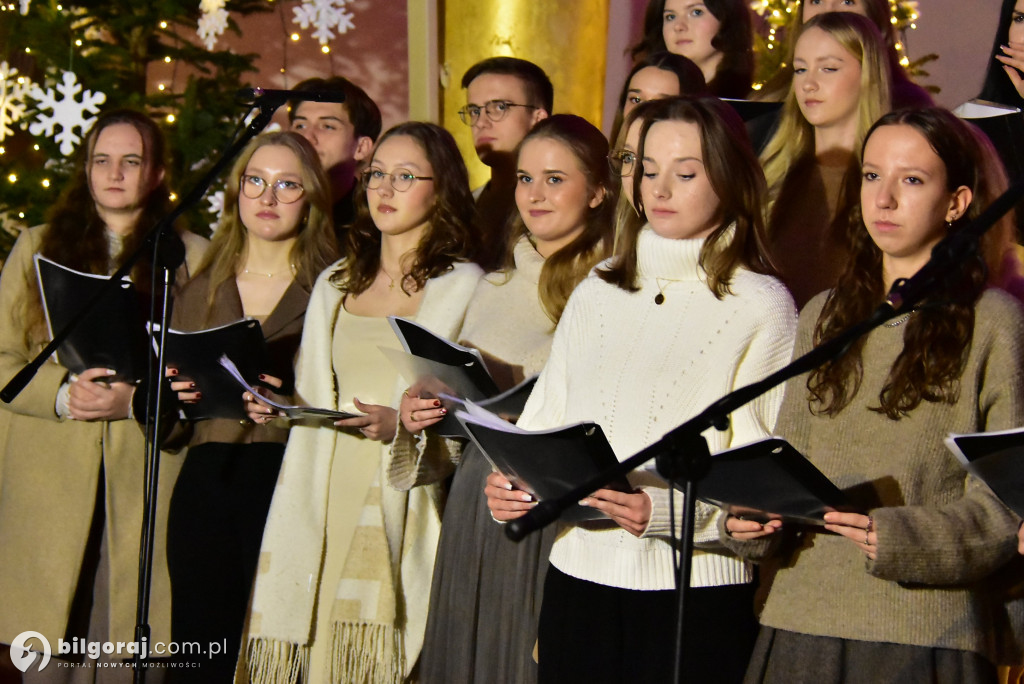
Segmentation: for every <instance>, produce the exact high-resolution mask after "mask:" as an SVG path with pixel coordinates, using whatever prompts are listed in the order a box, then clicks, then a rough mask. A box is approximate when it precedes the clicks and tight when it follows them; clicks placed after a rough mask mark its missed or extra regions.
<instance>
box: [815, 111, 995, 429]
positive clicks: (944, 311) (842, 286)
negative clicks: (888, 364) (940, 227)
mask: <svg viewBox="0 0 1024 684" xmlns="http://www.w3.org/2000/svg"><path fill="white" fill-rule="evenodd" d="M900 125H902V126H910V127H912V128H913V129H914V130H916V131H917V132H918V133H920V134H921V135H922V136H924V138H925V139H926V140H927V141H928V143H929V144H930V145H931V147H932V149H933V150H934V151H935V153H936V154H937V155H938V157H939V158H940V159H941V160H942V162H943V164H944V165H945V168H946V189H947V190H948V191H949V192H953V191H954V190H955V189H956V188H958V187H960V186H966V187H967V188H970V189H971V191H972V193H973V199H972V201H971V203H970V205H969V206H968V208H967V211H966V212H965V213H964V215H963V216H961V217H959V218H958V219H957V220H955V221H953V222H952V223H951V224H949V226H948V229H947V234H953V233H956V232H958V231H960V230H963V229H964V227H965V226H967V225H969V224H970V223H971V222H972V221H973V220H974V219H976V218H977V217H978V215H979V214H980V213H981V212H982V210H983V208H984V207H986V206H988V205H989V204H990V203H991V202H992V200H994V199H995V198H996V197H998V196H999V194H1001V192H1002V191H1003V190H1005V189H1006V185H1007V183H1006V175H1005V173H1004V172H1003V171H1002V168H1001V165H1000V164H999V161H998V157H997V156H996V153H995V150H994V149H993V148H992V145H991V143H989V142H988V140H987V139H986V138H985V137H984V136H983V135H982V134H980V133H979V132H977V131H976V130H975V129H974V128H973V127H972V126H971V125H970V124H967V123H965V122H963V121H961V120H960V119H958V118H957V117H955V116H954V115H953V114H951V113H949V112H948V111H946V110H944V109H940V108H928V109H917V110H911V109H906V110H900V111H896V112H892V113H889V114H887V115H885V116H883V117H882V118H881V119H879V121H878V122H877V123H876V124H875V125H874V126H873V127H872V128H871V130H870V131H869V132H868V135H867V137H866V138H865V143H864V145H865V146H866V145H867V140H869V139H870V137H871V135H872V134H873V133H874V132H875V131H876V130H878V129H879V128H881V127H883V126H900ZM863 155H864V151H863V148H862V149H861V160H862V161H863ZM1012 235H1013V222H1012V220H1011V219H1010V218H1009V217H1004V218H1003V219H1002V220H1001V221H999V223H997V224H996V225H995V226H994V227H993V228H992V229H990V230H989V231H988V233H986V234H985V236H984V237H983V238H982V240H981V249H980V251H979V253H978V254H976V255H974V256H972V257H970V258H968V259H967V261H966V262H965V264H964V266H963V268H962V270H961V271H960V272H959V273H958V274H957V277H955V278H950V279H949V280H948V281H947V282H946V283H945V285H944V286H943V288H942V289H941V290H940V291H939V292H937V293H936V294H935V295H933V296H932V297H930V298H929V301H928V302H927V303H926V304H925V305H924V306H923V307H921V308H920V310H919V311H918V312H917V313H916V314H914V315H912V316H911V317H910V319H909V320H908V321H907V323H906V327H905V328H904V335H903V350H902V351H901V352H900V354H899V356H898V357H897V358H896V361H895V362H894V363H893V365H892V368H890V369H889V375H888V377H887V379H886V382H885V385H884V386H883V388H882V390H881V392H880V393H879V397H878V401H879V405H878V406H877V407H873V408H872V410H874V411H878V412H880V413H884V414H885V415H886V416H888V417H889V418H891V419H893V420H899V419H900V417H902V416H906V415H909V413H910V412H911V411H912V410H914V409H915V408H916V407H917V406H919V405H920V403H921V402H922V401H930V402H945V403H949V404H953V403H956V401H957V399H958V396H959V379H960V375H961V373H963V366H964V362H965V361H966V358H967V353H968V351H969V350H970V346H971V339H972V337H973V334H974V307H975V303H976V302H977V300H978V298H979V297H980V296H981V293H982V292H983V291H984V289H985V287H986V286H987V285H988V284H1000V281H1001V278H1002V259H1003V256H1004V254H1005V252H1006V250H1007V249H1008V248H1009V247H1010V245H1011V244H1012ZM849 239H850V259H849V260H848V262H847V267H846V270H845V271H844V272H843V274H842V275H841V276H840V278H839V282H838V284H837V286H836V288H835V289H834V290H833V291H832V293H831V294H830V295H829V297H828V299H827V300H826V302H825V306H824V308H823V309H822V312H821V316H820V317H819V318H818V323H817V326H816V327H815V331H814V342H815V344H820V343H821V342H823V341H825V340H828V339H830V338H832V337H834V336H835V335H836V334H838V333H839V332H840V331H841V330H844V329H845V328H847V327H849V326H850V325H852V324H854V323H855V322H857V321H860V320H863V319H864V318H866V317H867V316H868V315H869V314H870V313H871V312H872V311H873V310H874V308H875V307H877V306H878V305H879V304H880V303H881V302H882V300H883V298H884V297H885V295H886V293H885V291H884V284H883V274H882V251H881V250H880V249H879V248H878V247H877V246H876V245H875V243H874V241H872V240H871V238H870V236H869V235H868V232H867V229H866V228H865V227H864V220H863V217H862V212H861V209H860V207H859V206H858V207H857V208H855V210H854V215H853V218H852V223H851V230H850V231H849ZM863 348H864V340H863V338H861V339H860V340H858V341H857V342H855V343H854V344H853V345H851V347H850V349H849V350H848V351H847V352H846V353H845V354H844V355H843V356H841V357H840V358H839V359H838V360H836V361H833V362H830V363H828V364H825V365H824V366H822V367H820V368H818V369H817V370H815V371H814V372H813V373H811V375H810V377H809V378H808V380H807V389H808V390H809V391H810V398H811V410H812V411H814V412H815V413H820V414H824V415H836V414H837V413H839V412H840V411H842V409H843V408H845V407H846V406H847V405H848V404H849V403H850V402H851V401H852V400H853V397H854V396H855V395H856V394H857V391H858V389H859V387H860V383H861V381H862V379H863V372H864V367H863V359H862V356H861V355H862V351H863Z"/></svg>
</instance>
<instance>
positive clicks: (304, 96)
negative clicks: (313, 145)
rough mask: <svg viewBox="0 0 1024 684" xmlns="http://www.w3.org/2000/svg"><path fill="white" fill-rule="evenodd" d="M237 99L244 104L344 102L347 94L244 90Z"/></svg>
mask: <svg viewBox="0 0 1024 684" xmlns="http://www.w3.org/2000/svg"><path fill="white" fill-rule="evenodd" d="M235 99H237V100H238V101H239V102H241V103H243V104H258V103H260V102H263V101H265V100H271V101H274V102H280V103H282V104H283V103H285V102H287V101H289V100H302V101H311V102H339V103H341V102H344V101H345V93H343V92H341V91H340V90H338V91H331V92H326V91H323V90H269V89H267V88H260V87H259V86H257V87H255V88H242V89H241V90H239V91H238V92H237V93H235Z"/></svg>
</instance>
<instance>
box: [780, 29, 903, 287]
mask: <svg viewBox="0 0 1024 684" xmlns="http://www.w3.org/2000/svg"><path fill="white" fill-rule="evenodd" d="M794 65H795V66H794V76H793V83H792V86H791V87H790V90H789V94H788V95H787V97H786V101H785V104H784V105H783V111H782V116H781V119H780V122H779V127H778V130H777V131H776V133H775V135H774V136H772V138H771V139H770V140H769V141H768V144H767V145H766V147H765V149H764V151H763V152H762V153H761V162H762V164H763V166H764V172H765V177H766V178H767V181H768V196H769V203H770V207H771V209H770V215H769V220H768V235H769V244H770V251H771V256H772V261H773V262H774V263H775V265H776V267H777V268H778V269H779V277H780V278H781V279H782V281H783V282H784V283H785V284H786V286H787V287H788V288H789V290H790V292H791V293H792V294H793V299H794V300H795V301H796V304H797V307H803V305H804V304H806V303H807V301H808V300H809V299H810V298H811V297H813V296H814V295H815V294H817V293H818V292H820V291H821V290H824V289H827V288H828V287H831V286H832V285H833V284H834V283H835V279H836V277H837V276H838V272H839V270H840V268H841V266H842V245H843V244H844V235H843V233H844V231H845V229H846V225H847V223H846V218H847V217H848V214H849V211H850V210H851V208H852V205H853V204H855V202H856V188H857V187H858V179H859V172H858V170H857V163H856V155H855V150H856V149H858V146H859V145H860V143H861V141H863V139H864V135H865V133H866V132H867V130H868V129H869V128H870V127H871V125H872V124H873V123H874V122H875V121H876V120H877V119H878V118H879V117H880V116H881V115H882V114H884V113H885V112H887V111H888V110H889V108H890V102H891V95H890V80H889V72H888V69H887V67H886V61H885V45H884V43H883V42H882V38H881V36H880V35H879V33H878V30H877V29H876V28H875V26H874V25H873V24H872V23H871V22H870V21H869V20H867V19H866V18H864V17H862V16H859V15H856V14H853V13H849V12H830V13H827V14H823V15H820V16H817V17H814V18H813V19H811V20H810V21H809V22H808V23H807V24H806V25H805V26H804V29H803V31H802V32H801V33H800V38H799V39H798V40H797V43H796V51H795V58H794Z"/></svg>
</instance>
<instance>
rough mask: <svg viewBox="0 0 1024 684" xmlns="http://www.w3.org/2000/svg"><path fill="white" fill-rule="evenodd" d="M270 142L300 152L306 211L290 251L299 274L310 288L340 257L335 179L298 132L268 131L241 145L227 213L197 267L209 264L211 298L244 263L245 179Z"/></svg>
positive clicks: (227, 192)
mask: <svg viewBox="0 0 1024 684" xmlns="http://www.w3.org/2000/svg"><path fill="white" fill-rule="evenodd" d="M268 146H280V147H287V148H288V149H289V150H291V151H292V152H293V153H294V154H295V156H296V157H298V160H299V166H300V168H301V169H302V187H303V188H304V189H305V192H304V193H303V195H302V199H301V200H300V201H303V202H305V203H306V217H305V219H304V221H303V223H304V225H303V227H302V228H301V229H300V230H299V235H298V239H296V240H295V244H294V245H292V251H291V255H290V258H291V262H292V264H294V266H295V280H296V281H297V282H298V283H299V284H300V285H302V286H303V287H304V288H305V289H307V290H309V289H312V287H313V281H315V280H316V277H317V275H318V274H319V273H320V271H322V270H323V269H324V268H325V267H326V266H327V265H328V264H330V263H331V262H332V261H334V260H335V259H336V258H337V254H338V245H337V240H336V239H335V237H334V224H333V222H332V218H331V193H330V183H329V181H328V180H327V175H326V174H325V173H324V170H323V167H322V166H321V165H320V159H319V157H318V156H317V153H316V150H314V149H313V146H312V145H310V144H309V142H308V141H307V140H306V139H305V138H303V137H302V136H301V135H299V134H298V133H292V132H291V131H277V132H274V133H263V134H262V135H259V136H258V137H256V138H254V139H253V141H252V142H250V143H249V144H248V145H247V146H246V148H245V149H244V150H242V153H241V154H240V155H239V156H238V159H237V160H236V161H235V164H234V166H233V167H232V168H231V174H230V175H229V176H228V183H227V188H226V189H225V190H224V215H223V216H222V217H221V220H220V223H219V224H218V227H217V232H216V233H214V235H213V239H211V240H210V248H209V249H208V250H207V251H206V257H205V258H204V259H203V263H202V265H201V266H200V267H199V271H198V272H203V271H205V270H207V269H209V270H210V292H209V303H210V304H212V303H213V295H214V293H215V292H216V290H217V288H218V287H219V286H220V284H221V283H223V282H224V281H226V280H228V279H229V278H234V277H235V275H236V274H237V273H238V269H239V268H240V267H241V263H242V259H243V258H244V255H245V247H246V244H247V241H248V239H249V236H248V232H247V231H246V228H245V225H244V224H243V223H242V219H241V217H240V215H239V212H238V193H239V188H240V186H241V182H240V181H241V178H242V174H243V173H245V167H246V166H248V165H249V160H250V159H252V156H253V154H255V153H256V150H258V149H260V148H261V147H268Z"/></svg>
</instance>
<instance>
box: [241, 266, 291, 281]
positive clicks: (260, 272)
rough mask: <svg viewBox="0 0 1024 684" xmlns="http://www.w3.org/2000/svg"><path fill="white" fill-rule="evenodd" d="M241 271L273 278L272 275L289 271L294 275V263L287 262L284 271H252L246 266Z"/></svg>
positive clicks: (246, 273)
mask: <svg viewBox="0 0 1024 684" xmlns="http://www.w3.org/2000/svg"><path fill="white" fill-rule="evenodd" d="M242 273H244V274H245V275H258V276H263V277H264V278H273V277H274V276H279V275H281V274H282V273H290V274H291V275H295V264H289V265H288V268H287V270H284V271H273V272H272V273H267V272H265V271H253V270H250V269H248V268H243V269H242Z"/></svg>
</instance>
